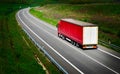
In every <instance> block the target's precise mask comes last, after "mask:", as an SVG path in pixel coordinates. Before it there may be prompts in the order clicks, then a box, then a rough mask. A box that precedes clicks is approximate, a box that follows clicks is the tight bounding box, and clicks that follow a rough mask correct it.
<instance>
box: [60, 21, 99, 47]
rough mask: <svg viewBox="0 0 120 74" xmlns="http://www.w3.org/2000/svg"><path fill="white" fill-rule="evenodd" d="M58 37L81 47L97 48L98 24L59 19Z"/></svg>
mask: <svg viewBox="0 0 120 74" xmlns="http://www.w3.org/2000/svg"><path fill="white" fill-rule="evenodd" d="M58 37H60V38H62V39H65V40H67V41H69V42H71V43H72V44H73V45H75V46H78V47H81V48H83V49H85V48H97V44H98V26H97V25H95V24H92V23H86V22H82V21H78V20H74V19H61V20H60V21H59V22H58Z"/></svg>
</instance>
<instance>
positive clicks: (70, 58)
mask: <svg viewBox="0 0 120 74" xmlns="http://www.w3.org/2000/svg"><path fill="white" fill-rule="evenodd" d="M16 19H17V21H18V23H19V25H20V26H21V27H22V28H23V29H24V30H25V31H26V32H27V33H29V35H30V36H31V37H32V38H33V39H34V40H35V41H36V43H37V44H38V45H40V46H43V47H44V49H45V51H47V52H48V53H49V55H50V56H51V57H52V58H53V59H54V60H55V61H56V62H57V63H58V64H59V65H60V66H61V67H62V68H63V69H64V70H65V71H66V72H67V73H68V74H119V73H120V54H119V53H117V52H115V51H112V50H109V49H107V48H105V47H103V46H100V45H99V46H98V49H91V50H82V49H80V48H77V47H75V46H73V45H72V44H70V43H69V42H67V41H64V40H62V39H60V38H58V37H57V28H55V27H54V26H52V25H50V24H48V23H46V22H44V21H41V20H39V19H37V18H35V17H33V16H32V15H31V14H30V13H29V8H26V9H22V10H20V11H18V13H17V14H16Z"/></svg>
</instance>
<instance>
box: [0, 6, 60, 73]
mask: <svg viewBox="0 0 120 74" xmlns="http://www.w3.org/2000/svg"><path fill="white" fill-rule="evenodd" d="M2 6H3V5H2ZM5 6H7V5H5ZM11 8H14V7H11ZM7 10H8V9H6V7H5V9H4V12H8V11H7ZM35 55H37V57H39V59H40V61H41V62H42V63H43V64H44V65H45V67H46V68H47V70H48V71H49V74H56V73H57V74H60V73H61V72H60V71H59V70H58V69H57V68H56V66H55V65H53V64H52V63H51V62H49V61H48V59H47V58H46V56H45V55H44V54H43V53H42V52H41V51H38V48H37V47H36V46H34V44H33V43H32V42H31V41H30V39H29V38H28V36H27V35H26V34H25V33H24V32H23V30H22V29H21V27H20V26H18V23H17V22H16V19H15V11H14V10H13V11H11V12H9V14H7V15H6V14H4V13H2V15H1V16H0V74H46V73H45V70H43V68H42V66H41V65H39V64H38V61H37V60H36V58H35Z"/></svg>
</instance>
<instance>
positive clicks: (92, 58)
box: [23, 12, 119, 74]
mask: <svg viewBox="0 0 120 74" xmlns="http://www.w3.org/2000/svg"><path fill="white" fill-rule="evenodd" d="M23 15H24V12H23ZM24 16H25V17H26V19H27V20H29V19H28V17H27V16H26V15H24ZM29 21H30V22H31V23H33V24H34V25H36V24H35V23H34V22H32V21H31V20H29ZM36 26H37V27H39V26H38V25H36ZM39 28H40V27H39ZM40 29H42V28H40ZM42 30H43V31H45V32H47V33H48V34H50V35H52V36H53V37H54V38H56V37H55V36H54V35H53V34H51V33H49V32H48V31H46V30H44V29H42ZM56 39H58V38H56ZM64 43H65V44H67V43H66V42H64ZM67 45H68V46H70V47H72V46H71V45H69V44H67ZM72 48H73V49H75V50H76V51H78V52H80V53H81V54H83V55H85V56H87V57H88V58H90V59H91V60H93V61H95V62H96V63H98V64H100V65H102V66H103V67H105V68H107V69H109V70H110V71H112V72H114V73H116V74H119V73H118V72H116V71H115V70H113V69H111V68H109V67H107V66H106V65H104V64H102V63H101V62H99V61H97V60H95V59H94V58H92V57H90V56H88V55H87V54H85V53H84V52H81V51H79V50H78V49H76V48H74V47H72Z"/></svg>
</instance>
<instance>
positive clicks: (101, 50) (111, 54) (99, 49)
mask: <svg viewBox="0 0 120 74" xmlns="http://www.w3.org/2000/svg"><path fill="white" fill-rule="evenodd" d="M98 50H99V51H101V52H104V53H106V54H108V55H111V56H112V57H115V58H117V59H119V60H120V57H118V56H116V55H113V54H111V53H109V52H107V51H104V50H102V49H100V48H98Z"/></svg>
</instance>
